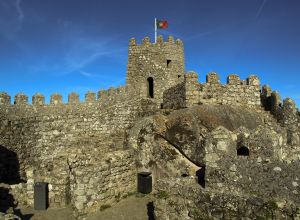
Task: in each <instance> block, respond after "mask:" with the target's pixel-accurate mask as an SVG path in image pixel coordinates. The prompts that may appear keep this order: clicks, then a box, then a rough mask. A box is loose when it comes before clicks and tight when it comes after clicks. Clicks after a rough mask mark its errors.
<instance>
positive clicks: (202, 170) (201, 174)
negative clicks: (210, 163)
mask: <svg viewBox="0 0 300 220" xmlns="http://www.w3.org/2000/svg"><path fill="white" fill-rule="evenodd" d="M196 176H197V177H198V183H199V185H200V186H202V187H203V188H205V166H203V167H201V168H200V169H199V170H197V171H196Z"/></svg>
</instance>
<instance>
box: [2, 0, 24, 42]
mask: <svg viewBox="0 0 300 220" xmlns="http://www.w3.org/2000/svg"><path fill="white" fill-rule="evenodd" d="M21 4H22V0H12V1H8V0H0V34H1V35H2V36H5V37H6V38H7V39H13V38H15V37H16V35H17V33H18V32H19V31H20V30H21V29H22V24H23V20H24V17H25V15H24V11H23V9H22V7H21Z"/></svg>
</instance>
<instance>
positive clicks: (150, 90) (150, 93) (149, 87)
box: [147, 77, 154, 98]
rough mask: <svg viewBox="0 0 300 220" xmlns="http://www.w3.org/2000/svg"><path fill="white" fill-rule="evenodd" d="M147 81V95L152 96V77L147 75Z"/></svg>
mask: <svg viewBox="0 0 300 220" xmlns="http://www.w3.org/2000/svg"><path fill="white" fill-rule="evenodd" d="M147 81H148V97H150V98H153V97H154V85H153V78H152V77H149V78H148V79H147Z"/></svg>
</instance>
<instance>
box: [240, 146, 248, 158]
mask: <svg viewBox="0 0 300 220" xmlns="http://www.w3.org/2000/svg"><path fill="white" fill-rule="evenodd" d="M237 155H238V156H249V149H248V148H247V147H245V146H242V147H240V148H238V149H237Z"/></svg>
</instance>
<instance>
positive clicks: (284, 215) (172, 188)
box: [154, 178, 300, 220]
mask: <svg viewBox="0 0 300 220" xmlns="http://www.w3.org/2000/svg"><path fill="white" fill-rule="evenodd" d="M156 189H157V191H156V193H155V201H154V206H155V210H154V212H155V217H156V219H158V220H164V219H172V220H192V219H207V220H213V219H298V218H300V211H299V210H300V209H299V204H295V203H293V202H291V201H289V200H287V201H276V200H274V198H270V197H264V198H259V197H256V196H255V195H253V194H250V195H246V194H245V195H242V194H239V193H236V192H235V191H226V190H220V191H208V190H206V189H203V188H202V187H201V186H200V185H199V184H197V182H196V180H195V179H192V178H191V179H189V178H173V179H161V180H159V181H158V182H157V185H156Z"/></svg>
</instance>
